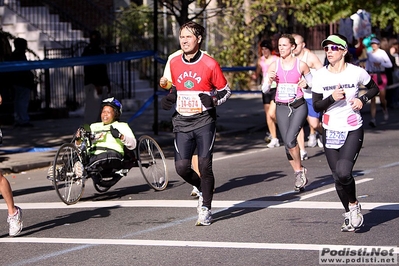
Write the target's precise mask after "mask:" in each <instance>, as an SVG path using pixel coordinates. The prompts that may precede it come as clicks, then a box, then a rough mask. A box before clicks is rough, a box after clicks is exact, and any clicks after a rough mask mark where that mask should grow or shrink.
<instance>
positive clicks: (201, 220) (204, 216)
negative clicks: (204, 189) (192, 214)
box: [195, 207, 212, 226]
mask: <svg viewBox="0 0 399 266" xmlns="http://www.w3.org/2000/svg"><path fill="white" fill-rule="evenodd" d="M211 222H212V212H211V211H210V210H209V209H208V208H207V207H202V208H201V210H200V212H199V213H198V220H197V222H196V223H195V225H197V226H199V225H205V226H207V225H211Z"/></svg>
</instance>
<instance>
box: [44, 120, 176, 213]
mask: <svg viewBox="0 0 399 266" xmlns="http://www.w3.org/2000/svg"><path fill="white" fill-rule="evenodd" d="M78 131H79V135H80V136H81V137H80V139H81V140H82V142H81V144H80V145H76V144H75V143H76V142H75V141H76V140H77V134H75V135H74V136H73V138H72V141H71V142H70V143H65V144H63V145H61V147H60V148H59V149H58V151H57V153H56V155H55V158H54V161H53V164H52V168H50V169H51V171H52V177H53V178H52V182H53V186H54V188H55V190H56V192H57V195H58V196H59V198H60V199H61V200H62V201H63V202H64V203H65V204H67V205H71V204H75V203H77V202H78V201H79V200H80V199H81V197H82V195H83V191H84V188H85V183H86V181H87V179H89V178H92V180H93V184H94V188H95V189H96V190H97V191H98V192H100V193H103V192H106V191H108V190H109V189H110V188H111V187H112V186H113V185H115V184H116V183H117V182H118V181H119V180H120V179H121V178H122V177H123V176H126V175H127V173H128V172H129V171H130V169H131V168H133V167H139V168H140V172H141V174H142V175H143V177H144V179H145V181H146V182H147V184H148V185H149V186H150V187H151V188H153V189H154V190H155V191H161V190H164V189H165V188H166V187H167V186H168V182H169V177H168V171H167V167H166V162H165V156H164V154H163V151H162V149H161V147H160V146H159V145H158V143H157V142H156V141H155V140H154V139H153V138H152V137H150V136H148V135H143V136H141V137H140V138H139V139H138V141H137V146H136V148H135V149H134V150H131V151H129V150H127V149H125V156H124V158H123V161H122V169H113V170H112V171H111V172H107V173H106V176H102V174H104V173H103V172H102V171H101V170H99V169H89V167H87V166H86V164H87V163H88V161H89V156H90V149H91V147H92V139H93V134H92V133H91V132H90V128H89V127H88V126H84V127H80V128H79V129H78ZM79 163H81V164H80V165H81V166H83V168H84V170H83V174H82V175H81V176H79V174H80V173H79V171H78V169H77V168H78V166H79ZM80 172H82V171H80Z"/></svg>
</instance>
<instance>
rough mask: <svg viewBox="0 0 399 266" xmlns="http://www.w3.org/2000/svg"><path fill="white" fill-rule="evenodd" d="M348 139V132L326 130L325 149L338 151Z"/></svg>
mask: <svg viewBox="0 0 399 266" xmlns="http://www.w3.org/2000/svg"><path fill="white" fill-rule="evenodd" d="M347 137H348V131H335V130H329V129H327V130H326V145H325V146H326V147H327V148H329V149H339V148H341V147H342V145H344V143H345V141H346V138H347Z"/></svg>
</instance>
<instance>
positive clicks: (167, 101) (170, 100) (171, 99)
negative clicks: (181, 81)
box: [161, 92, 177, 110]
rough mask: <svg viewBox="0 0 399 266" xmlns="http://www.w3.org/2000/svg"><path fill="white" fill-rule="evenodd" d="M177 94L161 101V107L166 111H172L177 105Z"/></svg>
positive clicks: (170, 94) (173, 93) (172, 93)
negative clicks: (174, 105)
mask: <svg viewBox="0 0 399 266" xmlns="http://www.w3.org/2000/svg"><path fill="white" fill-rule="evenodd" d="M176 98H177V94H176V93H175V92H171V93H169V94H168V95H166V96H165V97H163V98H162V100H161V106H162V109H164V110H170V109H171V108H172V106H173V104H175V103H176Z"/></svg>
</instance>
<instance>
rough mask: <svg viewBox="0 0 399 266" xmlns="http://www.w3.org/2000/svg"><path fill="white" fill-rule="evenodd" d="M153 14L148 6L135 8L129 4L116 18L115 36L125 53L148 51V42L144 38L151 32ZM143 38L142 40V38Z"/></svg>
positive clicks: (135, 6) (132, 4)
mask: <svg viewBox="0 0 399 266" xmlns="http://www.w3.org/2000/svg"><path fill="white" fill-rule="evenodd" d="M152 21H153V12H152V10H151V8H150V7H149V6H146V5H141V6H137V5H136V4H135V3H133V2H132V3H131V4H130V6H129V7H127V8H124V9H123V10H122V12H121V14H120V16H119V18H118V22H119V26H118V27H117V36H119V41H120V43H122V45H123V47H124V48H123V49H124V50H127V51H132V50H137V49H150V47H148V44H149V43H151V42H148V40H147V39H146V38H145V36H146V35H148V33H152V32H153V28H154V27H153V23H152ZM143 37H144V38H143Z"/></svg>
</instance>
